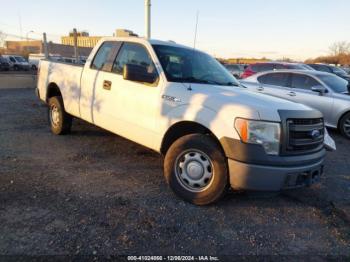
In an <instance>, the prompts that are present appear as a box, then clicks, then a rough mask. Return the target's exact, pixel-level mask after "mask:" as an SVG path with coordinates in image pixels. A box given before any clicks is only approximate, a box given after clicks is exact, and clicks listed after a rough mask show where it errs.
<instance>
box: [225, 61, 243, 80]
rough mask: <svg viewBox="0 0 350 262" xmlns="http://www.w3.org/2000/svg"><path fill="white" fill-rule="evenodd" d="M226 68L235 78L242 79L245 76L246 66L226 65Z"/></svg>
mask: <svg viewBox="0 0 350 262" xmlns="http://www.w3.org/2000/svg"><path fill="white" fill-rule="evenodd" d="M224 66H225V68H226V69H227V70H228V71H229V72H230V73H231V74H232V75H233V76H234V77H235V78H241V75H242V74H243V72H244V69H245V66H246V65H243V64H225V65H224Z"/></svg>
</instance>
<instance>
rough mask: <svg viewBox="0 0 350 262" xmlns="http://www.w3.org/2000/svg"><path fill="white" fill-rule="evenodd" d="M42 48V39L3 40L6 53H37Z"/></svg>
mask: <svg viewBox="0 0 350 262" xmlns="http://www.w3.org/2000/svg"><path fill="white" fill-rule="evenodd" d="M41 50H42V41H5V52H6V53H8V54H37V53H40V52H41Z"/></svg>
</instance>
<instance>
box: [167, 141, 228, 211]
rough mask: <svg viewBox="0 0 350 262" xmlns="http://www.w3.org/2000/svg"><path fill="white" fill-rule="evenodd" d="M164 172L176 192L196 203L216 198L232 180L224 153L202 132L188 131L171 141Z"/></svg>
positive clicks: (202, 203)
mask: <svg viewBox="0 0 350 262" xmlns="http://www.w3.org/2000/svg"><path fill="white" fill-rule="evenodd" d="M164 176H165V179H166V181H167V183H168V184H169V186H170V188H171V189H172V190H173V191H174V192H175V194H176V195H178V196H179V197H181V198H182V199H184V200H186V201H187V202H190V203H192V204H195V205H209V204H212V203H215V202H217V201H218V200H219V199H220V198H221V197H222V196H223V195H224V193H226V190H227V188H228V184H229V183H228V168H227V159H226V157H225V155H224V153H223V152H222V150H221V148H220V147H219V145H218V144H217V143H216V141H215V140H214V139H213V138H211V137H210V136H209V135H203V134H192V135H186V136H184V137H181V138H179V139H178V140H177V141H175V142H174V143H173V144H172V145H171V147H170V148H169V150H168V152H167V153H166V156H165V160H164ZM209 177H210V178H209ZM186 180H187V181H186Z"/></svg>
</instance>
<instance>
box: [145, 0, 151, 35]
mask: <svg viewBox="0 0 350 262" xmlns="http://www.w3.org/2000/svg"><path fill="white" fill-rule="evenodd" d="M145 34H146V38H147V39H150V38H151V0H145Z"/></svg>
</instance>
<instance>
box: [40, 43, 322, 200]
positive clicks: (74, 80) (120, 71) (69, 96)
mask: <svg viewBox="0 0 350 262" xmlns="http://www.w3.org/2000/svg"><path fill="white" fill-rule="evenodd" d="M39 72H40V73H39V77H38V87H37V94H38V96H39V97H40V99H41V100H42V101H44V102H45V103H47V105H48V115H49V125H50V127H51V130H52V132H53V133H54V134H56V135H63V134H67V133H69V131H70V129H71V125H72V119H73V117H76V118H81V119H84V120H86V121H87V122H90V123H92V124H94V125H97V126H100V127H102V128H104V129H106V130H109V131H111V132H113V133H115V134H118V135H120V136H122V137H125V138H127V139H129V140H131V141H134V142H136V143H139V144H141V145H143V146H145V147H148V148H150V149H152V150H155V151H157V152H159V153H160V154H162V155H164V156H165V159H164V176H165V178H166V181H167V182H168V184H169V185H170V187H171V188H172V189H173V191H174V192H175V193H176V194H177V195H179V196H180V197H182V198H183V199H185V200H187V201H189V202H191V203H194V204H198V205H205V204H210V203H213V202H215V201H217V200H218V199H219V198H220V197H221V196H222V195H223V194H224V192H225V190H226V188H227V186H228V184H229V183H230V184H231V186H232V188H234V189H246V190H268V191H279V190H281V189H290V188H296V187H302V186H307V185H310V184H312V183H315V182H317V181H318V179H319V178H320V176H321V175H322V173H323V165H324V164H323V162H324V157H325V146H324V141H328V139H327V140H325V137H327V138H328V136H327V133H326V132H325V128H324V123H323V117H322V114H321V113H320V112H319V111H317V110H314V109H311V108H309V107H307V106H305V105H301V104H296V103H293V102H289V101H286V100H283V99H278V98H274V97H270V96H265V95H261V94H256V93H253V92H247V90H246V89H245V88H243V87H241V86H240V85H239V83H238V82H237V80H236V79H235V78H234V77H233V76H232V75H231V74H230V73H229V72H228V71H227V70H226V69H225V68H224V67H223V66H222V65H221V64H220V63H219V62H217V61H216V60H215V59H214V58H213V57H211V56H210V55H208V54H206V53H204V52H200V51H198V50H193V48H192V47H185V46H182V45H177V44H175V43H172V42H165V41H164V42H163V41H157V40H147V39H144V38H137V37H125V38H104V39H102V40H101V41H100V42H99V44H97V45H96V47H95V48H94V49H93V51H92V53H91V55H90V57H89V58H88V60H87V62H86V64H85V66H82V65H78V64H67V63H61V62H53V61H48V60H42V61H41V63H40V68H39ZM310 133H312V136H311V135H310Z"/></svg>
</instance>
